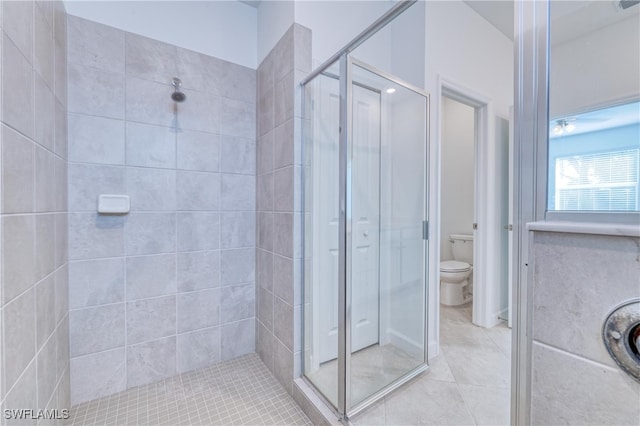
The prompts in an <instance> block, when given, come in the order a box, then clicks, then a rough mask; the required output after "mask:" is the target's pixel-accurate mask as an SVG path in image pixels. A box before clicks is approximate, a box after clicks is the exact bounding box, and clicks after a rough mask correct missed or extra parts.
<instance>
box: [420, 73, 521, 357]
mask: <svg viewBox="0 0 640 426" xmlns="http://www.w3.org/2000/svg"><path fill="white" fill-rule="evenodd" d="M444 97H447V98H449V99H453V100H455V101H458V102H460V103H463V104H465V105H468V106H470V107H472V108H474V110H475V114H474V115H475V125H474V133H475V137H474V139H475V143H474V146H475V148H474V150H475V152H474V156H475V172H474V175H475V181H474V218H475V223H477V224H478V229H477V230H474V231H473V236H474V242H473V247H474V248H473V251H474V253H473V256H474V257H473V258H474V261H473V287H474V290H473V302H472V303H473V319H472V321H473V323H474V324H476V325H478V326H481V327H493V326H494V325H497V324H498V323H499V322H500V319H499V318H498V315H499V313H500V310H501V309H500V288H499V286H498V285H490V284H489V283H497V282H499V279H500V259H499V258H498V257H493V256H490V255H489V254H490V253H498V252H500V250H499V249H500V238H499V236H500V234H501V232H503V231H502V226H503V225H502V223H501V222H500V214H499V213H500V205H499V204H496V203H492V202H490V201H491V200H496V199H500V194H498V191H497V189H496V183H497V173H496V170H497V169H498V166H499V165H498V164H495V159H496V150H497V147H496V144H492V143H490V141H492V140H494V139H495V135H496V131H495V122H492V121H491V120H492V118H495V114H494V107H493V101H492V99H491V98H489V97H488V96H485V95H483V94H481V93H478V92H476V91H475V90H473V89H470V88H468V87H466V86H464V85H462V84H459V83H457V82H455V81H454V80H452V79H449V78H448V77H445V76H443V75H442V74H440V75H439V76H438V93H437V100H438V105H439V106H440V111H442V99H443V98H444ZM494 121H495V120H494ZM436 125H437V126H438V127H437V133H436V137H437V138H438V141H442V113H440V114H439V118H438V120H437V123H436ZM511 155H512V154H510V156H511ZM438 156H439V157H441V152H438ZM438 174H439V176H440V177H439V182H440V188H438V201H439V200H440V194H441V192H442V190H443V188H442V187H441V182H442V177H441V175H442V163H441V158H438ZM438 206H440V202H438ZM439 209H440V207H439ZM438 216H439V217H441V212H440V211H439V212H438ZM438 223H439V222H438ZM470 225H471V224H470ZM442 238H447V236H444V235H440V239H442ZM439 250H440V240H439V241H438V259H439V258H440V253H439ZM493 259H495V260H493ZM435 283H436V286H437V290H436V295H437V297H436V298H435V299H436V300H435V301H434V302H433V303H432V304H431V309H432V310H434V311H435V312H436V315H435V317H432V320H435V321H436V324H437V328H436V330H439V325H440V303H439V301H440V285H439V283H440V270H439V268H438V269H437V278H436V281H435ZM438 333H439V332H438ZM438 345H439V334H438Z"/></svg>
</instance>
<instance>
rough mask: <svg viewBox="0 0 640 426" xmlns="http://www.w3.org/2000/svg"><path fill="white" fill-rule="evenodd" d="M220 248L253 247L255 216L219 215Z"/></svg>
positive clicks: (245, 213) (246, 213)
mask: <svg viewBox="0 0 640 426" xmlns="http://www.w3.org/2000/svg"><path fill="white" fill-rule="evenodd" d="M220 216H221V224H220V247H221V248H223V249H226V248H241V247H254V246H255V236H256V215H255V213H254V212H224V213H221V215H220Z"/></svg>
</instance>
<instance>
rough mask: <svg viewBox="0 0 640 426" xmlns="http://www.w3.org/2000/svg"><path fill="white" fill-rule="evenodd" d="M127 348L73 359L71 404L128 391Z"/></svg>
mask: <svg viewBox="0 0 640 426" xmlns="http://www.w3.org/2000/svg"><path fill="white" fill-rule="evenodd" d="M125 359H126V355H125V348H118V349H112V350H109V351H104V352H99V353H95V354H91V355H86V356H83V357H79V358H72V359H71V403H72V404H74V405H75V404H80V403H83V402H86V401H91V400H93V399H96V398H100V397H102V396H106V395H111V394H113V393H116V392H120V391H123V390H125V389H126V384H127V380H126V371H127V370H126V364H125Z"/></svg>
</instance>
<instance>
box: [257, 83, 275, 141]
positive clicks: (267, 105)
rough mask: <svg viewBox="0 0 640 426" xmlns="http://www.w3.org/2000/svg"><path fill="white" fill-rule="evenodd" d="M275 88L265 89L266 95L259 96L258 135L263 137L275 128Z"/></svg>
mask: <svg viewBox="0 0 640 426" xmlns="http://www.w3.org/2000/svg"><path fill="white" fill-rule="evenodd" d="M274 114H275V104H274V88H273V86H272V87H269V88H265V89H264V93H262V94H261V95H259V96H258V117H257V120H256V121H257V130H258V132H257V135H258V137H260V136H263V135H265V134H267V133H269V132H270V131H271V130H273V127H274Z"/></svg>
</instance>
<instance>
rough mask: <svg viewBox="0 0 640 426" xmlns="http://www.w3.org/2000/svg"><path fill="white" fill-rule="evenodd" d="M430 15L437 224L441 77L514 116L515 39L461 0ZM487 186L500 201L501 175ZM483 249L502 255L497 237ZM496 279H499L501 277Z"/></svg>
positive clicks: (432, 335)
mask: <svg viewBox="0 0 640 426" xmlns="http://www.w3.org/2000/svg"><path fill="white" fill-rule="evenodd" d="M425 13H426V25H425V28H426V34H425V38H426V52H427V57H426V69H425V87H426V90H427V91H428V92H429V93H431V94H432V98H431V130H430V140H431V146H430V170H431V174H430V176H432V177H434V178H432V179H431V180H430V183H429V197H430V199H429V219H430V221H431V223H433V224H438V223H439V222H440V220H441V216H440V211H439V209H440V201H441V200H440V193H439V190H440V182H439V175H440V163H439V161H440V155H441V146H440V142H439V140H438V137H439V134H438V131H439V129H438V123H439V122H440V111H439V105H440V99H439V84H440V82H439V81H440V80H439V79H440V78H441V77H442V78H445V79H447V80H449V81H452V82H455V83H456V84H457V85H459V86H463V87H465V88H468V89H471V90H473V91H474V92H475V93H478V94H481V95H482V96H483V97H485V98H487V99H490V100H491V104H492V108H491V109H492V111H493V112H492V114H494V115H498V116H502V117H505V118H506V117H508V116H509V106H510V105H511V104H512V103H513V100H512V99H513V42H512V41H511V40H510V39H508V38H507V37H506V36H505V35H503V34H502V33H501V32H500V31H498V30H497V29H496V28H495V27H493V26H492V25H491V24H489V23H488V22H487V21H486V20H485V19H484V18H482V17H481V16H480V15H478V14H477V13H476V12H475V11H473V10H472V9H471V8H470V7H468V6H467V5H465V4H464V3H463V2H461V1H428V2H426V12H425ZM488 121H489V125H490V127H491V126H495V123H496V120H495V117H489V120H488ZM488 130H489V133H490V134H495V129H494V128H493V127H492V128H490V129H488ZM487 148H488V149H487V163H488V165H489V168H488V170H492V168H493V169H495V167H496V166H497V164H499V159H500V154H499V150H498V146H497V144H495V143H492V144H491V146H489V147H487ZM442 190H443V191H445V190H446V188H443V189H442ZM484 190H485V191H486V194H485V197H486V199H487V200H496V199H499V195H498V194H499V193H500V186H499V183H498V182H497V179H493V180H490V181H489V182H488V183H487V185H486V187H485V188H484ZM490 207H492V208H490V209H489V210H488V211H486V212H485V213H486V214H487V216H488V217H493V218H495V220H494V222H493V223H492V224H491V226H492V228H493V230H492V231H491V232H492V233H493V234H495V235H499V232H500V221H499V216H500V215H499V206H495V205H494V206H490ZM434 228H435V229H434ZM439 232H440V231H439V229H438V227H437V226H435V227H432V233H434V234H436V233H437V234H438V235H432V243H431V245H430V246H429V264H430V265H432V267H431V268H430V270H429V282H430V283H437V282H438V280H439V268H437V267H433V266H434V265H438V261H439V259H440V253H439V252H440V247H439V245H438V244H437V243H436V242H437V241H439V238H440V235H439ZM488 232H489V231H488ZM483 249H484V250H485V251H487V252H488V253H498V252H499V239H497V238H495V239H494V241H493V242H492V244H491V245H490V246H487V247H484V248H483ZM494 266H495V268H494V269H495V271H494V272H495V274H497V273H499V265H494ZM493 278H494V279H495V280H496V281H497V277H495V276H494V277H493ZM494 290H495V291H494V292H493V294H491V295H490V300H491V304H492V306H491V307H490V309H491V310H492V311H493V310H495V311H499V310H500V308H499V305H500V294H499V288H497V286H496V288H495V289H494ZM429 291H430V294H429V301H430V302H429V303H430V304H429V345H430V356H433V355H435V354H437V351H438V347H437V341H438V338H439V337H438V336H439V331H438V326H439V322H438V314H439V307H438V286H437V285H431V286H430V288H429Z"/></svg>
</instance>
